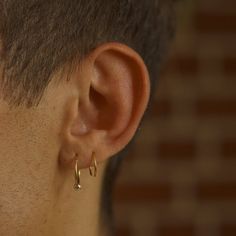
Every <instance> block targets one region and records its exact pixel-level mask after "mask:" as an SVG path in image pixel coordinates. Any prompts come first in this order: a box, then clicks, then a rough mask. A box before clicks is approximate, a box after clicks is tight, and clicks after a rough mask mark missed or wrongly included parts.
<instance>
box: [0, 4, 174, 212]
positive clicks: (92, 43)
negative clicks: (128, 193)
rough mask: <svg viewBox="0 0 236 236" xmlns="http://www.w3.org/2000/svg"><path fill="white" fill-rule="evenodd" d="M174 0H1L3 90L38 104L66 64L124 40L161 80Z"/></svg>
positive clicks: (114, 162)
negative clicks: (55, 75)
mask: <svg viewBox="0 0 236 236" xmlns="http://www.w3.org/2000/svg"><path fill="white" fill-rule="evenodd" d="M173 1H174V0H54V1H53V0H1V2H0V42H1V43H0V63H1V64H0V65H1V68H2V71H3V75H2V78H1V81H0V88H1V93H0V94H1V96H2V98H3V99H4V100H6V101H7V102H8V103H9V105H11V106H13V107H16V106H19V105H22V104H24V105H26V106H27V107H28V108H30V107H32V106H37V105H38V104H39V102H40V100H41V98H42V96H43V93H44V91H45V89H46V87H47V86H48V84H49V83H50V81H51V79H52V75H53V73H54V72H56V71H60V70H61V69H62V68H73V66H75V65H78V64H79V63H80V61H81V60H82V59H83V58H84V57H85V56H86V55H87V54H88V53H89V52H90V51H91V50H93V49H94V48H96V47H97V46H98V45H99V44H102V43H105V42H114V41H116V42H120V43H124V44H126V45H128V46H130V47H131V48H133V49H134V50H136V51H137V52H138V53H139V54H140V55H141V56H142V58H143V59H144V62H145V64H146V65H147V68H148V71H149V74H150V78H151V82H152V91H153V88H154V86H153V83H154V82H155V81H156V78H157V75H158V72H159V66H160V60H161V58H162V55H163V54H164V51H165V49H166V46H167V44H168V42H169V41H170V39H171V38H172V35H173V32H174V30H173V29H174V24H173V22H174V21H173V15H174V14H173V11H172V10H173V6H172V5H173V4H172V3H173ZM121 160H122V158H121V157H120V156H119V157H118V156H116V157H114V158H111V161H110V162H109V164H108V167H107V170H106V174H105V176H104V182H103V191H102V194H103V196H102V198H101V200H102V206H103V207H105V206H106V209H107V210H106V211H105V212H107V213H108V212H111V211H110V210H111V207H110V206H111V204H109V202H110V200H109V199H111V198H110V196H111V192H112V187H111V186H112V182H113V179H114V178H113V177H115V174H116V173H117V170H118V167H119V163H120V161H121Z"/></svg>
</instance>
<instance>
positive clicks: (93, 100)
mask: <svg viewBox="0 0 236 236" xmlns="http://www.w3.org/2000/svg"><path fill="white" fill-rule="evenodd" d="M73 81H74V82H73V88H72V89H73V91H76V92H78V93H75V94H78V96H75V97H74V98H73V99H72V98H71V99H68V106H67V107H68V110H66V111H65V113H66V114H65V116H66V117H67V119H66V120H65V121H64V124H63V127H64V129H63V131H62V132H61V134H62V147H61V153H60V159H61V160H60V161H61V163H63V165H67V164H69V165H71V166H73V164H74V162H75V160H74V159H75V157H74V153H77V154H78V156H77V157H76V158H77V159H78V161H79V163H80V164H79V167H80V168H87V167H88V166H89V165H90V163H91V156H92V153H93V152H94V153H95V158H96V160H97V162H98V163H99V162H103V161H105V160H107V159H108V158H109V157H111V156H113V155H114V154H116V153H118V152H119V151H121V150H122V149H123V148H124V147H125V146H126V145H127V144H128V143H129V142H130V141H131V139H132V137H133V136H134V134H135V132H136V130H137V128H138V125H139V123H140V121H141V118H142V116H143V114H144V112H145V109H146V107H147V104H148V100H149V96H150V82H149V75H148V71H147V68H146V66H145V63H144V61H143V60H142V58H141V57H140V56H139V54H138V53H136V52H135V51H134V50H133V49H131V48H130V47H128V46H126V45H124V44H120V43H115V42H114V43H113V42H112V43H105V44H103V45H100V46H98V47H97V48H96V49H94V50H93V51H92V52H91V53H90V54H89V55H88V56H87V57H85V58H84V59H83V62H82V64H81V65H80V70H78V71H77V72H76V74H75V76H74V77H73Z"/></svg>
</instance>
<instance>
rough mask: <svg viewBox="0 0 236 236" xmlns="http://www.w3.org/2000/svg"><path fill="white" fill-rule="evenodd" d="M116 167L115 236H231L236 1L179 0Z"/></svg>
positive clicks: (235, 204) (235, 194) (235, 202)
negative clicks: (140, 117) (149, 91)
mask: <svg viewBox="0 0 236 236" xmlns="http://www.w3.org/2000/svg"><path fill="white" fill-rule="evenodd" d="M177 15H178V17H177V19H178V30H177V36H176V40H175V42H174V43H173V44H172V47H171V50H170V51H171V53H170V55H169V57H168V60H167V61H166V63H165V64H164V65H163V70H162V73H161V76H160V79H159V85H158V87H157V90H156V93H155V103H154V106H153V107H152V108H151V110H150V113H149V115H148V116H147V117H146V119H145V122H144V124H143V126H142V129H141V131H140V132H139V135H138V138H137V140H136V142H135V145H134V146H133V148H132V149H131V150H130V152H129V154H128V156H127V158H126V160H125V162H124V164H123V166H122V169H121V173H120V176H119V178H118V184H117V187H116V191H115V213H116V225H117V226H116V227H117V236H236V1H235V0H225V1H223V0H195V1H193V0H185V1H182V3H181V4H179V5H178V7H177Z"/></svg>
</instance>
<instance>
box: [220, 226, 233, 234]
mask: <svg viewBox="0 0 236 236" xmlns="http://www.w3.org/2000/svg"><path fill="white" fill-rule="evenodd" d="M235 235H236V224H224V225H222V226H221V227H220V236H235Z"/></svg>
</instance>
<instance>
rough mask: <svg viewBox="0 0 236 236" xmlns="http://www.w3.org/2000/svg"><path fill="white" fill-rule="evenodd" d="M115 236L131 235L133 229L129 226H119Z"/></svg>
mask: <svg viewBox="0 0 236 236" xmlns="http://www.w3.org/2000/svg"><path fill="white" fill-rule="evenodd" d="M115 236H131V231H130V229H129V228H128V227H122V228H117V229H116V233H115Z"/></svg>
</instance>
